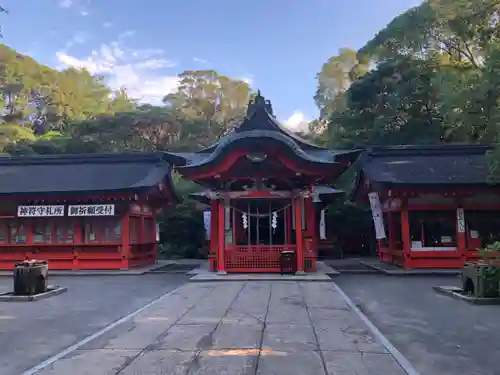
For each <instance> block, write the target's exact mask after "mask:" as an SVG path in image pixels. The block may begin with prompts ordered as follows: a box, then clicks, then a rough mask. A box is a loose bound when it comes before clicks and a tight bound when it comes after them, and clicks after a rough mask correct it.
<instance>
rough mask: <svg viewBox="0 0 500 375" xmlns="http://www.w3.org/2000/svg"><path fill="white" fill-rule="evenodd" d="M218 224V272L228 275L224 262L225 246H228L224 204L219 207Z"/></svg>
mask: <svg viewBox="0 0 500 375" xmlns="http://www.w3.org/2000/svg"><path fill="white" fill-rule="evenodd" d="M217 217H218V223H217V227H218V230H217V249H216V251H217V271H218V272H219V273H226V265H225V262H224V258H225V254H224V250H225V244H226V238H225V236H226V233H225V227H226V226H225V222H226V220H225V219H226V210H225V207H224V204H223V203H222V202H220V203H219V207H218V215H217Z"/></svg>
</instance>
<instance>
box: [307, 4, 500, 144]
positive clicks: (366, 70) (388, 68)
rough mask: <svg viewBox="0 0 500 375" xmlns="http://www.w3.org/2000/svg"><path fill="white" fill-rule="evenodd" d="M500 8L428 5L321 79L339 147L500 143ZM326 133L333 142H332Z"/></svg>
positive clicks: (326, 115) (325, 111) (339, 60)
mask: <svg viewBox="0 0 500 375" xmlns="http://www.w3.org/2000/svg"><path fill="white" fill-rule="evenodd" d="M499 12H500V1H498V0H467V1H465V0H426V1H424V2H423V3H422V4H421V5H419V6H417V7H414V8H412V9H410V10H408V11H406V12H404V13H403V14H401V15H399V16H397V17H396V18H395V19H393V20H392V21H391V22H390V23H389V24H388V25H387V26H386V27H385V28H383V29H382V30H380V31H379V32H378V33H377V34H376V35H375V36H374V38H373V39H371V40H369V41H367V43H366V44H365V45H364V46H363V47H362V48H360V49H359V50H358V51H353V50H350V49H342V50H341V51H340V52H339V54H338V55H335V56H333V57H331V58H329V59H328V61H327V62H326V63H325V64H324V65H323V68H322V69H321V71H320V73H319V74H318V76H317V77H318V84H317V87H318V89H317V92H316V97H315V99H316V102H317V104H318V108H319V110H320V112H321V117H322V121H323V123H326V125H325V126H323V129H322V130H321V133H322V134H321V136H322V137H323V138H325V137H326V138H327V139H328V142H329V144H330V145H332V146H335V147H352V146H363V145H369V144H409V143H413V144H421V143H439V142H472V143H476V142H480V143H486V144H493V145H496V144H497V143H498V139H499V123H498V121H499V119H500V117H499V116H500V112H499V109H500V107H499V103H500V102H499V99H500V85H499V83H500V82H499V75H498V73H499V70H500V28H499V27H500V24H499V19H500V18H499V15H500V13H499ZM325 133H326V136H325Z"/></svg>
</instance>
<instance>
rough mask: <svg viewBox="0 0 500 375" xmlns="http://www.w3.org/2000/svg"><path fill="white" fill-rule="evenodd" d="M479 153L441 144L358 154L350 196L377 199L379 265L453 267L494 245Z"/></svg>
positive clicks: (498, 215) (495, 202)
mask: <svg viewBox="0 0 500 375" xmlns="http://www.w3.org/2000/svg"><path fill="white" fill-rule="evenodd" d="M487 150H488V148H487V147H485V146H475V145H446V144H442V145H437V146H394V147H373V148H371V149H368V150H366V151H365V152H364V154H363V156H362V157H361V158H360V163H359V164H360V173H359V179H358V183H357V188H356V191H355V197H356V198H357V199H358V200H362V201H365V202H366V201H367V194H368V193H370V192H371V193H377V194H378V197H379V200H380V205H381V211H382V219H383V221H380V223H382V224H383V226H384V228H385V230H384V231H385V235H386V236H385V238H380V239H379V240H378V251H379V256H380V259H381V260H382V261H384V262H390V263H395V264H398V265H400V266H402V267H404V268H459V267H463V266H464V263H465V262H466V261H469V260H474V259H477V258H478V257H479V254H478V251H477V249H478V248H479V247H482V246H484V245H485V244H489V243H492V242H493V241H495V240H497V241H498V240H500V190H499V189H498V187H496V186H492V185H491V184H489V183H488V175H489V168H488V162H487V159H486V152H487ZM380 223H379V224H380Z"/></svg>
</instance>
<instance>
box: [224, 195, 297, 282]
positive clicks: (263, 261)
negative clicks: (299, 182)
mask: <svg viewBox="0 0 500 375" xmlns="http://www.w3.org/2000/svg"><path fill="white" fill-rule="evenodd" d="M292 211H293V210H292V199H285V198H284V199H276V198H264V199H241V198H240V199H233V200H231V204H230V207H229V209H228V210H226V214H227V215H228V216H229V217H226V220H228V219H229V220H228V221H229V222H227V221H226V248H225V265H226V270H227V271H228V272H240V271H241V272H248V271H249V270H251V271H252V272H277V271H279V267H280V265H279V259H280V253H281V252H282V251H285V250H292V251H295V250H296V241H295V235H292V233H293V232H294V228H293V227H294V220H293V212H292Z"/></svg>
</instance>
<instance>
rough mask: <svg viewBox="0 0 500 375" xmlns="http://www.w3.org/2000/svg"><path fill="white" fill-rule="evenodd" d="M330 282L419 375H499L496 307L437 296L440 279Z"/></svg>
mask: <svg viewBox="0 0 500 375" xmlns="http://www.w3.org/2000/svg"><path fill="white" fill-rule="evenodd" d="M335 282H336V283H337V284H338V285H339V286H340V287H341V288H342V289H343V290H344V292H345V293H346V294H348V295H349V296H350V297H351V299H352V300H353V301H354V302H355V303H356V304H357V305H358V306H359V307H360V309H362V311H363V312H364V313H365V314H366V315H367V316H368V317H369V318H370V320H371V321H372V322H373V323H374V324H375V325H376V326H377V328H378V329H379V330H380V331H381V332H382V333H383V334H384V335H385V336H386V337H387V338H388V339H389V340H390V341H391V343H392V344H393V345H395V346H396V347H397V348H398V349H399V351H400V352H401V353H402V354H403V355H404V356H405V357H406V358H407V359H408V360H409V361H410V362H411V363H412V365H413V366H414V367H415V368H416V370H417V371H418V372H419V373H420V374H422V375H457V374H464V375H465V374H467V375H498V374H500V367H499V364H498V354H497V353H500V329H499V324H498V317H499V316H500V306H480V305H471V304H468V303H465V302H464V301H461V300H456V299H453V298H450V297H448V296H445V295H441V294H438V293H436V292H435V291H434V290H433V289H432V287H433V286H434V285H455V286H457V287H459V286H460V281H459V278H458V277H457V278H454V277H449V276H443V277H437V276H425V277H403V278H400V277H398V278H395V277H387V276H385V275H380V274H379V275H344V276H341V277H339V278H337V279H335Z"/></svg>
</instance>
